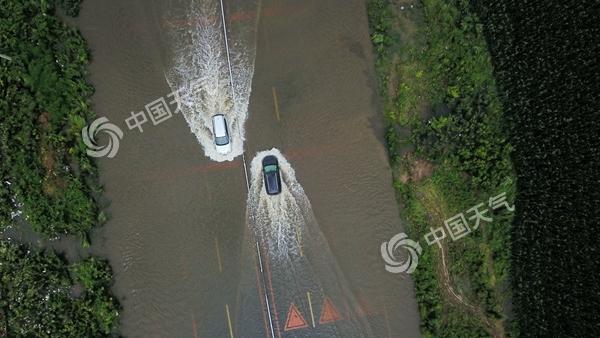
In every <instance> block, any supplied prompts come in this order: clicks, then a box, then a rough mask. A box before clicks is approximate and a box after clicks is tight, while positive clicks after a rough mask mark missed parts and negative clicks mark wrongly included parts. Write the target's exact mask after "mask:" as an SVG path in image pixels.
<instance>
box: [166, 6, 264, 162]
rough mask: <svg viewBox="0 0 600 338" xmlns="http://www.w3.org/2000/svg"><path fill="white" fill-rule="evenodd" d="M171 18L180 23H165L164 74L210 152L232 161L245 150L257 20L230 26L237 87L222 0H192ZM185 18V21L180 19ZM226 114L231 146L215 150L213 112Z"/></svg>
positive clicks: (201, 143)
mask: <svg viewBox="0 0 600 338" xmlns="http://www.w3.org/2000/svg"><path fill="white" fill-rule="evenodd" d="M169 15H171V16H173V17H172V18H168V21H170V22H176V23H179V24H176V25H169V26H167V28H166V29H167V36H168V37H169V43H170V44H172V47H171V49H172V51H171V53H172V56H171V60H170V62H171V63H172V64H170V65H169V67H168V70H167V71H166V72H165V77H166V79H167V82H168V83H169V86H170V87H171V89H172V90H173V91H174V92H176V93H177V94H178V95H177V97H176V98H177V101H178V102H179V109H180V110H181V112H182V113H183V116H184V118H185V120H186V122H187V124H188V125H189V127H190V130H191V131H192V133H193V134H194V135H195V136H196V138H197V139H198V142H199V143H200V145H202V147H203V149H204V153H205V155H206V156H208V157H209V158H211V159H212V160H215V161H231V160H233V159H234V158H235V157H237V156H239V155H241V154H242V152H243V149H244V140H245V129H244V127H245V122H246V119H247V117H248V104H249V101H250V92H251V82H252V76H253V74H254V59H255V54H256V53H255V43H254V41H253V38H252V37H253V36H254V35H255V29H256V28H255V26H254V25H247V26H244V29H240V30H239V31H236V30H235V29H231V27H228V29H229V39H230V44H229V45H230V48H231V50H230V53H231V62H232V65H231V66H232V73H233V88H232V85H231V83H230V78H229V72H228V64H227V57H226V50H225V42H224V36H223V24H222V21H221V16H220V7H219V2H218V1H191V2H190V4H189V7H188V9H187V11H185V13H184V14H182V15H181V16H175V15H174V14H173V13H170V14H169ZM181 23H183V24H181ZM215 114H224V115H225V117H226V119H227V123H228V126H229V133H230V138H231V146H232V150H231V152H230V153H229V154H227V155H221V154H219V153H217V152H216V150H215V146H214V138H213V134H212V116H213V115H215Z"/></svg>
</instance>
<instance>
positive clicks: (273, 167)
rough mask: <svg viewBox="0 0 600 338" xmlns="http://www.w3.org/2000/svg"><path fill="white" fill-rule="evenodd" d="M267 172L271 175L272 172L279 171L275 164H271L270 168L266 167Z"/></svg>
mask: <svg viewBox="0 0 600 338" xmlns="http://www.w3.org/2000/svg"><path fill="white" fill-rule="evenodd" d="M264 170H265V172H266V173H270V172H272V171H276V170H277V166H276V165H275V164H270V165H268V166H265V169H264Z"/></svg>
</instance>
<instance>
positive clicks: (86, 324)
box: [0, 241, 118, 337]
mask: <svg viewBox="0 0 600 338" xmlns="http://www.w3.org/2000/svg"><path fill="white" fill-rule="evenodd" d="M0 278H1V283H0V308H2V310H3V313H4V317H5V323H6V327H7V331H8V332H7V333H8V334H7V335H8V336H9V337H100V336H109V335H110V334H111V331H112V328H113V327H114V325H115V324H116V321H117V317H118V312H117V309H118V307H117V306H118V305H117V304H116V301H115V300H114V299H113V298H112V296H111V295H110V294H109V292H108V290H109V286H110V283H111V271H110V268H109V266H108V264H107V263H106V262H104V261H100V260H98V259H94V258H90V259H87V260H85V261H83V262H81V263H78V264H76V265H73V266H71V267H68V266H67V264H66V263H65V261H64V260H62V259H61V258H60V257H58V256H56V255H54V254H52V253H50V254H43V253H38V252H30V251H28V250H26V249H25V248H24V247H20V246H18V245H16V244H10V243H8V242H5V241H2V242H0Z"/></svg>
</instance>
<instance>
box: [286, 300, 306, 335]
mask: <svg viewBox="0 0 600 338" xmlns="http://www.w3.org/2000/svg"><path fill="white" fill-rule="evenodd" d="M305 327H308V322H306V320H305V319H304V317H302V314H301V313H300V311H298V308H297V307H296V305H294V303H292V304H290V309H289V310H288V315H287V320H286V321H285V328H284V331H289V330H296V329H302V328H305Z"/></svg>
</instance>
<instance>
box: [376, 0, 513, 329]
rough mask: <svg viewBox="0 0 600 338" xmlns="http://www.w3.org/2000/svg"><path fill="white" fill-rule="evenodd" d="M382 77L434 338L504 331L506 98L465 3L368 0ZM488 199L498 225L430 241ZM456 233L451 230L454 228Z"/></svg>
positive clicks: (427, 323)
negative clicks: (500, 199)
mask: <svg viewBox="0 0 600 338" xmlns="http://www.w3.org/2000/svg"><path fill="white" fill-rule="evenodd" d="M368 15H369V22H370V29H371V40H372V42H373V46H374V50H375V53H376V65H375V67H376V72H377V74H378V77H379V84H380V91H381V97H382V99H383V107H384V114H385V118H386V123H387V129H386V130H387V132H386V140H387V143H388V150H389V155H390V162H391V165H392V168H393V171H394V187H395V188H396V191H397V196H398V202H399V204H400V206H401V210H402V217H403V218H404V219H405V220H406V221H407V223H408V225H409V226H408V228H409V233H410V235H411V237H413V238H415V239H419V240H420V241H421V243H425V244H424V245H423V247H424V252H423V255H422V256H421V258H420V261H419V267H418V269H417V270H416V272H415V274H414V278H415V283H416V294H417V298H418V303H419V310H420V314H421V320H422V323H421V325H422V333H423V334H424V336H426V337H467V336H468V337H487V336H495V337H497V336H506V335H507V331H510V328H509V326H508V325H507V318H508V316H509V313H510V311H509V308H510V291H509V287H508V285H509V284H508V271H509V254H510V252H509V246H510V225H511V220H512V213H511V212H510V211H509V210H507V209H505V208H504V209H496V210H492V208H490V207H489V198H490V197H495V196H498V195H499V194H501V193H506V195H507V199H508V201H513V200H514V199H513V198H514V189H515V185H514V174H513V170H512V164H511V161H510V153H511V151H512V148H511V145H510V144H509V143H508V141H507V137H506V131H505V130H506V127H505V123H504V118H503V112H502V104H501V102H500V100H499V98H498V94H497V91H496V84H495V80H494V77H493V72H492V66H491V62H490V56H489V54H488V49H487V45H486V42H485V39H484V37H483V34H482V26H481V25H480V24H479V22H478V19H477V17H476V16H475V15H473V14H472V12H471V8H470V6H469V2H468V1H465V0H422V1H420V2H414V1H403V0H371V1H370V2H369V4H368ZM479 203H484V205H483V206H482V209H486V210H488V211H487V213H486V214H485V215H486V216H488V217H490V218H492V220H491V221H490V222H486V221H481V224H480V226H479V227H478V228H477V229H476V230H473V232H472V233H470V234H469V235H467V236H465V237H463V238H460V239H457V240H452V239H450V238H449V236H448V238H446V239H444V240H442V241H440V245H439V246H438V245H431V246H428V245H427V243H426V242H425V240H424V236H425V235H426V234H427V233H429V232H430V231H431V228H439V227H444V221H445V220H447V219H449V218H451V217H453V216H454V215H457V214H461V213H463V214H464V215H465V217H467V222H470V226H471V228H475V225H474V221H475V220H469V219H468V217H469V216H471V215H472V214H469V213H467V211H468V210H469V209H470V208H472V207H474V206H476V205H478V204H479ZM445 230H446V233H447V234H448V229H447V228H446V229H445Z"/></svg>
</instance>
